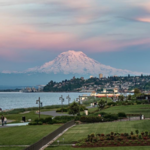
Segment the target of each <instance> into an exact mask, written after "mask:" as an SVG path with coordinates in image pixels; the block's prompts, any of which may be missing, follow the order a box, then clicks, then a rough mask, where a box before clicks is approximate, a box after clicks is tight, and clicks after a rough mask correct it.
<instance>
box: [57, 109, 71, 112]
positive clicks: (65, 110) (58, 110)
mask: <svg viewBox="0 0 150 150" xmlns="http://www.w3.org/2000/svg"><path fill="white" fill-rule="evenodd" d="M67 111H68V108H59V109H57V110H56V112H67Z"/></svg>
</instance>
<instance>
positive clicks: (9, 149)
mask: <svg viewBox="0 0 150 150" xmlns="http://www.w3.org/2000/svg"><path fill="white" fill-rule="evenodd" d="M23 149H25V147H0V150H23Z"/></svg>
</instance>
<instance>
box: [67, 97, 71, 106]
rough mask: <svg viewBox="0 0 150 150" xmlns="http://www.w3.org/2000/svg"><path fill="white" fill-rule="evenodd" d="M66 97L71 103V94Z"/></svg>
mask: <svg viewBox="0 0 150 150" xmlns="http://www.w3.org/2000/svg"><path fill="white" fill-rule="evenodd" d="M66 99H68V105H69V102H70V101H71V98H70V97H69V95H68V96H67V97H66Z"/></svg>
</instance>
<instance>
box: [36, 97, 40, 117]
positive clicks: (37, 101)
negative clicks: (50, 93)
mask: <svg viewBox="0 0 150 150" xmlns="http://www.w3.org/2000/svg"><path fill="white" fill-rule="evenodd" d="M38 103H39V119H40V105H41V102H40V97H39V99H38V100H36V104H38Z"/></svg>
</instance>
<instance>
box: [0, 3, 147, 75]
mask: <svg viewBox="0 0 150 150" xmlns="http://www.w3.org/2000/svg"><path fill="white" fill-rule="evenodd" d="M68 50H75V51H83V52H84V53H85V54H87V56H89V57H91V58H93V59H95V60H97V61H99V62H100V63H102V64H105V65H110V66H112V67H115V68H120V69H128V70H132V71H140V72H143V73H150V66H149V64H150V59H149V56H150V1H149V0H142V1H141V0H122V1H121V0H113V1H112V0H77V1H72V0H0V72H2V71H6V70H10V71H23V70H27V69H28V68H32V67H35V66H41V65H43V64H44V63H45V62H48V61H51V60H53V59H54V58H55V57H56V56H57V55H58V54H60V53H61V52H64V51H68Z"/></svg>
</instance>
